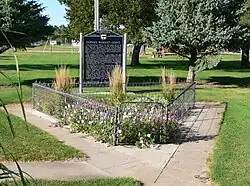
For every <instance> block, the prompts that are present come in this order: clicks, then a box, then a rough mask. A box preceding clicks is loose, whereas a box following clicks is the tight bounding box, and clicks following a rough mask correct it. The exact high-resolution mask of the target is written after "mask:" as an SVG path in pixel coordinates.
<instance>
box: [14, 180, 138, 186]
mask: <svg viewBox="0 0 250 186" xmlns="http://www.w3.org/2000/svg"><path fill="white" fill-rule="evenodd" d="M35 183H36V186H139V185H140V184H139V183H138V182H137V181H136V180H134V179H132V178H116V179H115V178H104V179H86V180H76V181H48V180H36V181H35ZM9 186H12V185H11V184H9ZM13 186H14V184H13Z"/></svg>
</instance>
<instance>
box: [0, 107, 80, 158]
mask: <svg viewBox="0 0 250 186" xmlns="http://www.w3.org/2000/svg"><path fill="white" fill-rule="evenodd" d="M11 121H12V123H13V125H14V130H15V133H16V136H15V138H13V135H12V133H11V131H10V128H9V124H8V121H7V119H6V117H5V114H4V112H3V111H0V142H1V144H2V145H3V147H4V148H5V149H6V150H8V153H7V157H5V156H4V154H3V152H2V151H1V150H0V160H10V161H13V160H12V158H11V156H10V153H11V154H12V155H14V157H15V158H16V159H17V160H18V161H41V160H42V161H47V160H48V161H49V160H52V161H56V160H68V159H71V158H83V157H84V155H83V153H81V152H80V151H79V150H76V149H74V148H73V147H69V146H67V145H65V144H63V142H60V141H58V140H57V139H56V138H54V137H52V136H50V135H48V134H47V133H46V132H43V131H41V130H39V129H37V128H36V127H34V126H32V125H29V124H28V131H27V128H26V125H25V122H24V121H23V120H21V119H20V118H18V117H14V116H13V117H11Z"/></svg>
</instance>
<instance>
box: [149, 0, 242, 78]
mask: <svg viewBox="0 0 250 186" xmlns="http://www.w3.org/2000/svg"><path fill="white" fill-rule="evenodd" d="M156 12H157V15H158V21H157V22H155V23H154V25H153V27H151V28H149V29H148V35H149V37H150V38H151V40H152V41H153V42H154V43H156V44H160V45H162V46H166V47H169V48H170V49H171V50H172V51H173V52H175V53H177V54H179V55H180V56H183V57H185V58H188V59H189V66H190V69H189V76H188V78H187V79H188V80H194V79H195V71H197V70H203V69H204V68H212V67H213V66H215V65H216V64H217V63H218V60H214V58H213V59H212V60H210V59H211V58H208V56H209V55H214V54H217V52H218V51H219V50H221V49H225V48H227V46H228V45H229V43H230V41H231V40H232V39H233V38H234V37H236V36H238V35H237V34H238V33H239V32H240V29H241V28H240V26H239V20H240V17H241V15H242V14H243V13H244V0H238V1H235V0H220V1H218V0H206V1H204V0H159V3H158V7H157V9H156Z"/></svg>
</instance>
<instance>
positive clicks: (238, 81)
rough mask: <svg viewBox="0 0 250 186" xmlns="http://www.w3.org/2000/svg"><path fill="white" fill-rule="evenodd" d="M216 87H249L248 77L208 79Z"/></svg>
mask: <svg viewBox="0 0 250 186" xmlns="http://www.w3.org/2000/svg"><path fill="white" fill-rule="evenodd" d="M208 82H213V83H214V84H216V85H236V86H238V87H249V86H250V77H242V78H241V77H232V76H213V77H210V78H209V79H208Z"/></svg>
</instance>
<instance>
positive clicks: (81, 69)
mask: <svg viewBox="0 0 250 186" xmlns="http://www.w3.org/2000/svg"><path fill="white" fill-rule="evenodd" d="M79 52H80V74H79V93H80V94H82V88H83V84H82V81H83V68H82V67H83V37H82V33H80V43H79Z"/></svg>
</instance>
